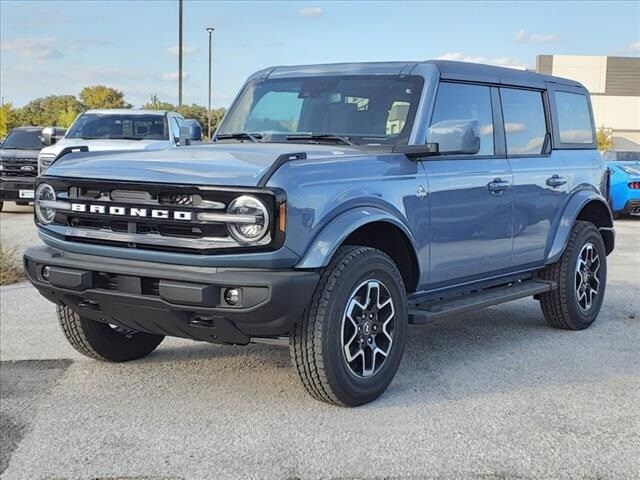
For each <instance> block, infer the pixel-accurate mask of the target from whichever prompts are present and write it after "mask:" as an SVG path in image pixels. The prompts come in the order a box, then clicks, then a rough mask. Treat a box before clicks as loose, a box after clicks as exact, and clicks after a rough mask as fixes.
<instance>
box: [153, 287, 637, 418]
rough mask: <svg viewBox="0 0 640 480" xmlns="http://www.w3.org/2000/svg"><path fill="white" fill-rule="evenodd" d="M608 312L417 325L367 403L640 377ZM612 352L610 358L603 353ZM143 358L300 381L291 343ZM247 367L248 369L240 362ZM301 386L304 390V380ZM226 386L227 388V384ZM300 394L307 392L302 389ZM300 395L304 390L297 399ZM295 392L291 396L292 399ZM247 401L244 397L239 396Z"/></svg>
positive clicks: (518, 311) (489, 313) (518, 313)
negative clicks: (582, 323) (588, 318)
mask: <svg viewBox="0 0 640 480" xmlns="http://www.w3.org/2000/svg"><path fill="white" fill-rule="evenodd" d="M609 321H610V320H609V319H608V318H606V316H605V315H601V318H600V319H599V320H598V322H597V323H596V324H594V325H593V326H592V327H591V328H590V329H589V330H585V331H582V332H572V331H563V330H557V329H553V328H551V327H548V326H547V325H546V323H545V321H544V318H543V316H542V312H541V311H540V309H539V308H538V305H537V302H535V301H534V300H531V299H526V300H521V301H518V302H513V303H511V304H509V305H499V306H496V307H491V308H487V309H485V310H481V311H478V312H475V313H474V314H469V315H464V316H461V317H458V318H454V319H450V320H443V321H440V322H437V323H433V324H428V325H424V326H412V327H410V329H409V336H408V339H407V344H406V348H405V353H404V359H403V361H402V364H401V366H400V369H399V371H398V374H397V375H396V377H395V379H394V381H393V382H392V384H391V386H390V387H389V389H388V391H387V392H386V393H385V395H383V396H382V397H381V398H380V399H379V400H378V401H376V402H374V403H372V404H370V405H368V406H367V407H365V408H374V409H377V408H387V407H389V406H391V405H397V404H398V403H402V404H406V405H411V404H415V403H425V404H426V403H437V402H442V401H449V400H457V399H463V398H468V397H470V396H479V395H494V394H500V393H505V392H511V391H514V390H523V389H539V388H549V387H553V386H557V385H568V384H575V383H585V382H587V383H594V382H595V383H597V382H599V381H602V380H604V379H607V378H611V376H612V375H625V374H627V373H628V374H630V375H633V374H634V373H633V372H636V374H637V370H638V368H640V359H637V358H636V359H635V360H634V355H633V354H632V352H631V351H624V350H620V351H617V352H612V351H610V350H609V345H610V343H609V342H602V336H603V332H607V334H610V333H611V332H610V331H609V330H613V331H614V332H617V334H620V335H624V333H623V332H618V331H617V330H616V329H610V328H609V327H608V326H607V323H609ZM602 358H606V359H607V360H606V361H605V362H602V361H601V360H600V359H602ZM143 361H144V362H153V363H165V362H166V363H175V362H196V363H197V364H198V366H199V369H198V371H199V372H200V373H199V374H201V375H204V376H206V377H209V375H211V376H213V377H215V378H216V381H224V379H225V378H227V377H226V376H225V375H222V376H220V375H219V374H218V372H219V369H223V370H227V372H228V373H229V370H232V371H233V380H232V382H233V383H235V382H238V381H243V380H242V377H243V376H246V379H245V380H246V381H247V382H252V381H255V377H256V371H259V372H260V375H259V377H260V378H261V379H267V380H264V381H265V382H267V384H266V385H263V386H262V388H267V390H268V389H269V386H268V383H272V384H273V388H278V389H279V388H282V385H283V383H284V384H287V386H286V388H294V389H295V388H296V385H297V384H298V381H297V379H296V376H295V375H296V374H295V371H294V369H293V368H292V367H291V365H290V360H289V352H288V348H286V347H279V346H268V345H251V346H249V347H245V348H242V347H234V346H217V345H209V344H193V343H189V344H184V346H182V345H176V346H173V345H171V346H170V345H167V346H165V347H163V348H160V349H159V350H158V351H157V352H156V353H154V354H153V355H151V356H149V357H148V358H147V359H145V360H143ZM240 365H241V367H239V366H240ZM297 387H298V388H299V390H300V391H302V388H301V387H300V386H299V385H297ZM221 388H222V387H221ZM298 393H300V392H298ZM294 397H295V398H296V401H297V402H299V401H300V397H299V396H298V395H293V396H292V397H291V398H294ZM287 398H288V397H287ZM239 400H240V398H239Z"/></svg>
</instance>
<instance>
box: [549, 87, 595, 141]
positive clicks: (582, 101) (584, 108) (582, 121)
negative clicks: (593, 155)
mask: <svg viewBox="0 0 640 480" xmlns="http://www.w3.org/2000/svg"><path fill="white" fill-rule="evenodd" d="M555 100H556V102H555V103H556V113H557V114H558V124H559V125H558V127H559V129H560V141H561V142H562V143H586V144H590V143H593V127H592V122H591V114H590V113H589V103H588V101H587V97H586V96H585V95H582V94H580V93H569V92H555Z"/></svg>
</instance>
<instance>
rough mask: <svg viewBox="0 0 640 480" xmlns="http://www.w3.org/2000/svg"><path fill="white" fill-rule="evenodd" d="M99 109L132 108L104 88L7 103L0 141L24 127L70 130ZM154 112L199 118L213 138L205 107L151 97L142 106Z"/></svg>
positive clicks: (215, 116)
mask: <svg viewBox="0 0 640 480" xmlns="http://www.w3.org/2000/svg"><path fill="white" fill-rule="evenodd" d="M95 108H132V105H131V104H130V103H127V102H126V101H125V98H124V94H123V93H122V92H121V91H120V90H117V89H115V88H111V87H106V86H104V85H93V86H89V87H84V88H83V89H82V90H81V91H80V94H79V95H78V96H77V97H76V96H74V95H49V96H48V97H42V98H36V99H34V100H31V101H30V102H29V103H27V104H26V105H25V106H23V107H19V108H16V107H14V106H13V105H12V104H11V103H4V104H2V106H1V107H0V138H2V137H4V136H5V135H6V134H7V133H8V132H9V130H11V129H12V128H14V127H20V126H29V125H31V126H42V127H49V126H55V127H64V128H67V127H69V126H70V125H71V124H72V123H73V121H74V120H75V118H76V117H77V116H78V115H79V114H80V113H82V112H84V111H86V110H91V109H95ZM142 108H145V109H151V110H172V111H177V112H179V113H181V114H182V115H183V116H184V117H185V118H195V119H196V120H198V121H199V122H200V124H201V125H202V129H203V135H204V136H205V138H209V137H210V136H211V132H208V131H207V125H208V121H207V120H208V119H207V108H206V107H203V106H201V105H196V104H195V103H194V104H192V105H182V106H180V107H176V106H175V105H172V104H170V103H167V102H162V101H161V100H160V99H159V98H158V96H157V95H151V98H150V101H149V102H148V103H146V104H145V105H143V106H142ZM224 113H225V109H224V108H218V109H214V110H212V112H211V131H213V130H215V128H216V126H217V125H218V122H219V121H220V119H221V118H222V117H223V115H224Z"/></svg>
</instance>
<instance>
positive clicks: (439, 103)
mask: <svg viewBox="0 0 640 480" xmlns="http://www.w3.org/2000/svg"><path fill="white" fill-rule="evenodd" d="M427 142H428V143H437V144H438V146H439V149H440V153H443V154H450V155H453V154H466V155H493V154H494V146H493V145H494V142H493V111H492V109H491V90H490V89H489V87H484V86H480V85H465V84H461V83H441V84H440V86H439V87H438V95H437V97H436V103H435V106H434V110H433V116H432V117H431V125H430V126H429V132H428V134H427Z"/></svg>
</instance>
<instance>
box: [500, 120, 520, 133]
mask: <svg viewBox="0 0 640 480" xmlns="http://www.w3.org/2000/svg"><path fill="white" fill-rule="evenodd" d="M504 131H505V132H507V133H518V132H524V131H525V126H524V123H510V122H507V123H505V124H504Z"/></svg>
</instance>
